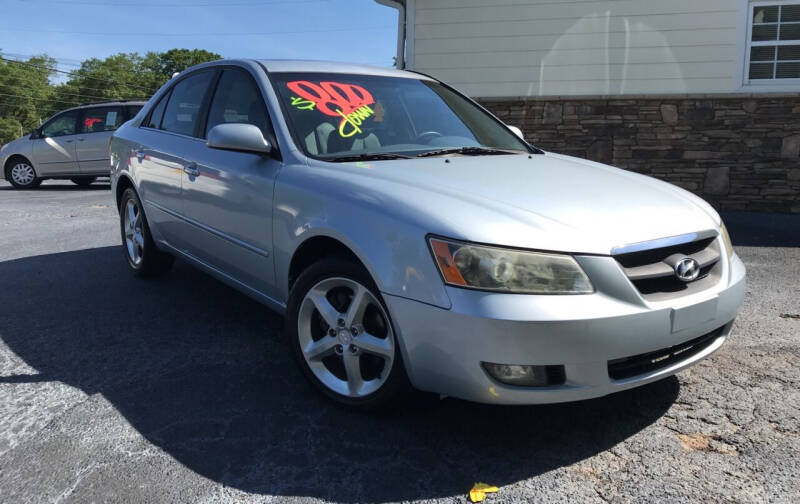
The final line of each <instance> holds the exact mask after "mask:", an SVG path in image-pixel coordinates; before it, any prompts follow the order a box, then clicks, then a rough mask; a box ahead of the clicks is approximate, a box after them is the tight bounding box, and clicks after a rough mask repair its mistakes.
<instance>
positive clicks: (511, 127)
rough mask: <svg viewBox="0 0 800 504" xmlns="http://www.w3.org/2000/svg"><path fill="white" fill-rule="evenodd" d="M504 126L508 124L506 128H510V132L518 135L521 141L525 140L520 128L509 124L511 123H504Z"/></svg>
mask: <svg viewBox="0 0 800 504" xmlns="http://www.w3.org/2000/svg"><path fill="white" fill-rule="evenodd" d="M506 126H508V129H510V130H511V132H512V133H514V134H515V135H517V136H518V137H520V138H521V139H522V141H525V135H523V134H522V130H521V129H519V128H518V127H516V126H511V125H508V124H506Z"/></svg>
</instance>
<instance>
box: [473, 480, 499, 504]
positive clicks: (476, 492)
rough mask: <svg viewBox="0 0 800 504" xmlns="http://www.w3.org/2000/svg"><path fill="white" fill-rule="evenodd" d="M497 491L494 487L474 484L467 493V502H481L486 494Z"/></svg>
mask: <svg viewBox="0 0 800 504" xmlns="http://www.w3.org/2000/svg"><path fill="white" fill-rule="evenodd" d="M499 490H500V489H499V488H497V487H496V486H491V485H487V484H486V483H475V484H474V485H472V490H470V491H469V500H471V501H472V502H481V501H482V500H483V499H485V498H486V494H487V493H495V492H497V491H499Z"/></svg>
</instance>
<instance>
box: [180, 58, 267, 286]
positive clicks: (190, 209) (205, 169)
mask: <svg viewBox="0 0 800 504" xmlns="http://www.w3.org/2000/svg"><path fill="white" fill-rule="evenodd" d="M223 123H245V124H253V125H255V126H258V128H259V129H261V132H262V133H263V134H264V136H265V138H268V139H273V138H274V136H273V134H272V126H271V123H270V120H269V115H268V113H267V108H266V105H265V102H264V99H263V97H262V94H261V91H260V89H259V87H258V86H257V84H256V82H255V80H254V78H253V77H252V76H251V75H250V73H249V72H247V71H246V70H244V69H241V68H234V67H226V68H225V69H224V70H223V71H222V75H221V76H220V77H219V81H218V83H217V85H216V90H215V91H214V95H213V98H212V99H211V102H210V105H209V111H208V118H207V120H206V127H205V128H204V132H203V137H205V136H206V135H207V133H208V131H209V130H210V129H211V128H213V127H214V126H216V125H218V124H223ZM271 142H272V144H273V146H274V145H275V142H274V140H271ZM184 157H185V159H186V161H187V162H188V163H189V165H190V166H191V167H193V168H194V170H193V171H191V172H188V171H187V172H185V173H184V174H183V184H182V188H183V208H184V212H185V214H186V218H187V220H188V221H189V223H190V225H191V234H190V237H189V240H190V243H189V247H190V248H189V252H190V253H191V254H192V255H194V256H195V257H198V258H199V259H201V260H202V261H204V262H206V263H208V264H211V265H213V266H214V267H216V268H217V269H220V270H222V271H224V272H225V273H226V274H228V275H230V276H232V277H234V278H236V279H237V280H239V281H240V282H242V283H244V284H246V285H248V286H249V287H251V288H254V289H256V290H258V291H260V292H262V293H265V294H267V295H274V292H273V288H274V277H275V272H274V268H273V265H272V224H271V223H272V193H273V186H274V183H275V177H276V175H277V173H278V170H279V169H280V165H281V163H280V161H278V160H277V159H276V158H275V157H274V156H265V155H262V154H257V153H251V152H235V151H230V150H221V149H211V148H209V147H208V146H206V144H205V142H197V143H193V144H191V146H190V148H189V149H188V150H187V151H186V152H185V154H184Z"/></svg>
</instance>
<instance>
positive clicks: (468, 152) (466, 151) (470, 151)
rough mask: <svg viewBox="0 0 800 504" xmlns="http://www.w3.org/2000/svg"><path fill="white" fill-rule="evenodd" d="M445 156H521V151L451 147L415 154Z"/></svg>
mask: <svg viewBox="0 0 800 504" xmlns="http://www.w3.org/2000/svg"><path fill="white" fill-rule="evenodd" d="M446 154H463V155H465V156H480V155H484V154H486V155H488V154H523V152H522V151H515V150H508V149H493V148H491V147H452V148H447V149H438V150H432V151H428V152H423V153H422V154H417V157H430V156H443V155H446Z"/></svg>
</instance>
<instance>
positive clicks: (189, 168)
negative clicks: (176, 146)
mask: <svg viewBox="0 0 800 504" xmlns="http://www.w3.org/2000/svg"><path fill="white" fill-rule="evenodd" d="M183 171H184V172H185V173H186V174H187V175H189V176H190V177H198V176H200V170H199V169H198V168H197V163H195V162H194V161H192V162H191V163H187V164H186V165H184V167H183Z"/></svg>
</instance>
